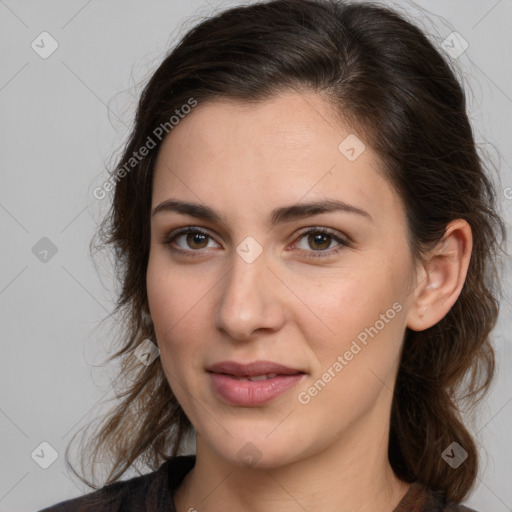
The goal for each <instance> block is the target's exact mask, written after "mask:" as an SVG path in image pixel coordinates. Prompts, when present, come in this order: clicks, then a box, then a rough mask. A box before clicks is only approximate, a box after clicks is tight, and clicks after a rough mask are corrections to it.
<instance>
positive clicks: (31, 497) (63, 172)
mask: <svg viewBox="0 0 512 512" xmlns="http://www.w3.org/2000/svg"><path fill="white" fill-rule="evenodd" d="M237 3H240V2H235V1H233V2H222V3H221V2H217V1H215V0H204V1H198V0H195V1H189V2H187V3H186V4H185V2H177V1H169V0H167V1H155V0H153V1H151V2H143V1H141V0H138V1H133V0H132V1H127V0H122V1H121V0H115V1H114V0H108V1H105V0H104V1H99V0H89V1H84V0H80V1H78V0H73V1H69V0H68V1H56V0H50V1H45V2H37V1H35V0H34V1H27V0H17V1H16V0H6V1H1V0H0V48H1V50H0V51H1V59H2V65H1V68H0V109H1V117H0V130H1V136H0V155H1V156H0V158H1V160H0V162H1V173H2V174H1V178H2V187H1V189H0V225H1V229H2V240H3V249H4V250H3V251H2V265H1V275H0V314H1V326H2V338H1V344H2V347H1V350H2V357H1V360H0V378H1V382H0V429H1V435H0V449H1V457H0V460H1V462H0V464H1V477H0V510H1V511H29V510H37V509H39V508H42V507H43V506H48V505H50V504H53V503H55V502H57V501H60V500H63V499H66V498H71V497H74V496H78V495H80V494H81V493H82V492H84V491H86V490H88V489H87V488H86V487H85V486H83V484H81V483H80V481H78V480H77V479H76V478H74V477H73V476H71V475H70V474H69V473H68V471H67V469H66V467H65V464H64V458H63V454H64V450H65V447H66V445H67V443H68V441H69V440H70V438H71V436H72V435H73V433H74V432H76V431H77V429H79V428H80V427H82V426H83V425H85V424H86V423H87V422H88V421H90V420H92V419H93V417H95V416H96V415H97V414H99V413H100V412H101V411H103V410H104V409H101V411H100V409H99V408H98V405H99V404H101V403H103V402H104V400H105V399H106V398H108V397H109V396H111V392H110V388H111V386H110V382H111V380H112V376H113V375H115V366H114V365H110V366H107V367H103V368H102V367H101V364H102V362H103V361H104V359H105V357H106V355H107V353H108V350H109V343H110V340H111V339H112V336H111V333H110V332H109V330H108V327H109V326H111V325H112V324H111V323H110V322H108V321H107V322H105V323H104V324H103V325H102V326H100V325H99V322H100V321H101V320H102V319H103V318H105V317H106V316H108V313H109V312H110V311H111V310H112V305H113V299H114V293H113V284H112V280H111V271H110V269H109V263H108V261H107V260H104V261H103V263H102V262H101V261H100V264H99V266H98V269H96V268H95V266H94V264H93V261H92V259H91V257H90V255H89V241H90V239H91V237H92V235H93V233H94V230H95V228H96V225H97V223H98V221H99V220H100V219H101V218H102V215H103V214H104V213H105V211H106V208H107V207H108V198H107V199H104V200H97V199H95V198H94V196H93V195H92V191H93V189H94V187H96V186H99V185H101V184H102V183H103V182H104V181H105V179H106V176H107V175H106V172H105V168H106V166H107V165H113V162H114V159H113V155H114V156H116V155H117V153H116V151H117V150H118V149H119V148H120V146H121V144H122V143H123V141H124V138H125V137H126V135H127V133H128V128H129V126H130V123H131V121H132V116H133V113H134V106H135V100H136V98H137V96H138V93H139V92H140V89H141V84H142V83H143V82H144V81H145V80H146V79H147V78H148V77H149V76H150V74H151V71H152V70H154V69H155V67H156V66H157V65H158V63H159V62H160V61H161V59H162V58H163V55H164V53H165V52H166V51H167V49H168V48H169V46H170V45H171V44H172V43H173V42H175V41H176V40H177V38H179V37H180V36H181V35H183V34H184V32H185V31H186V30H187V29H188V28H190V27H191V26H192V25H193V24H194V23H195V22H196V21H199V19H201V18H202V17H203V16H208V15H210V14H212V13H214V12H217V11H219V10H221V9H223V8H225V7H228V6H232V5H235V4H237ZM392 5H395V6H396V7H398V8H399V9H402V10H406V11H408V12H409V13H411V15H412V16H413V17H414V18H415V19H416V20H417V23H418V24H419V25H420V26H422V27H423V28H424V29H425V30H427V31H428V32H429V33H431V34H432V39H433V40H434V41H435V42H436V44H438V45H439V46H440V47H441V48H442V46H441V44H442V41H443V40H444V39H445V38H447V37H448V36H449V35H450V33H451V32H452V31H454V30H455V31H457V32H458V33H460V34H461V35H462V36H463V38H464V39H465V40H466V41H467V42H468V44H469V46H468V48H467V50H466V51H465V52H464V53H463V54H462V55H460V57H458V58H457V59H453V58H452V61H453V62H454V64H455V65H456V66H457V67H458V69H460V71H461V73H463V74H464V77H465V78H464V80H465V84H466V87H467V91H468V101H469V108H470V116H471V119H472V122H473V125H474V128H475V133H476V138H477V141H478V143H479V144H480V146H481V148H482V150H484V151H486V152H487V153H488V154H489V156H490V157H491V158H492V159H493V160H494V161H495V162H496V163H497V164H498V165H499V166H500V172H501V184H498V193H499V196H500V199H501V202H502V205H503V209H504V214H505V216H506V219H507V224H508V226H510V221H511V219H512V188H507V187H512V170H511V167H510V162H512V154H511V151H512V149H511V145H510V140H511V134H512V129H511V124H510V121H511V119H512V116H511V114H512V76H511V75H512V74H511V66H510V62H511V61H510V50H511V48H512V32H511V31H510V26H511V22H512V1H511V0H499V1H495V0H487V1H481V0H479V1H476V0H472V1H468V0H450V1H446V0H428V1H421V2H417V3H416V4H414V3H411V2H396V3H393V4H392ZM43 31H46V32H49V33H50V34H51V36H52V37H53V38H54V39H55V40H56V41H57V43H58V45H59V46H58V49H57V50H56V51H55V52H54V53H53V54H52V55H51V56H49V57H48V58H46V59H43V58H41V57H40V56H39V54H38V53H36V51H34V50H33V49H32V47H31V43H32V41H34V40H36V43H37V41H40V38H38V36H39V34H41V32H43ZM40 44H41V43H40ZM45 48H46V49H48V48H49V40H46V43H45ZM41 51H42V50H41ZM507 190H508V192H507ZM43 237H47V238H48V239H49V240H51V243H52V244H53V245H54V246H55V248H56V249H57V252H56V253H55V254H54V255H52V252H51V251H50V252H49V253H48V254H45V253H44V252H43V253H40V254H39V255H38V254H37V253H38V251H42V250H44V248H45V247H46V246H45V244H47V245H48V241H43V242H40V239H41V238H43ZM38 243H39V244H43V245H42V246H40V245H36V244H38ZM34 246H36V249H34V250H33V247H34ZM41 247H42V248H41ZM46 248H47V247H46ZM508 250H509V251H510V242H509V248H508ZM34 252H35V253H36V254H34ZM40 258H43V259H44V258H46V261H41V259H40ZM97 270H99V271H100V275H98V272H97ZM510 276H511V273H510V269H509V272H508V274H507V282H506V285H505V286H506V287H507V290H510V288H511V286H510V282H511V279H510ZM511 319H512V315H511V307H510V294H509V292H508V291H507V296H506V297H505V299H504V301H503V304H502V312H501V316H500V321H499V324H498V326H497V328H496V329H495V331H494V335H495V338H496V350H497V360H498V365H499V374H498V378H497V380H496V383H495V385H494V387H493V390H492V393H491V394H490V395H489V397H488V399H487V400H486V401H485V404H484V406H483V407H482V408H481V412H480V414H479V415H478V417H477V423H476V425H475V427H474V432H475V433H476V434H477V438H478V440H479V442H481V443H482V445H483V447H485V448H482V450H481V453H482V457H483V461H482V471H481V473H480V475H479V479H478V484H477V487H476V489H475V492H474V493H473V494H472V495H471V497H470V498H469V500H468V501H467V503H468V504H469V505H470V506H472V507H473V508H476V509H477V510H479V511H480V512H490V511H493V512H505V511H510V510H512V486H511V485H510V484H511V482H512V463H511V459H512V441H511V439H510V433H511V431H512V429H511V425H512V403H511V402H512V385H511V384H512V377H511V374H512V371H511V370H512V350H511V343H510V334H509V333H510V332H511V327H512V326H511ZM42 442H47V443H49V444H50V445H51V446H52V447H53V449H54V450H56V452H57V453H58V457H57V459H56V460H55V462H54V463H53V464H51V466H49V467H48V469H43V468H42V467H40V465H39V464H37V463H36V462H35V460H34V459H36V460H38V461H39V462H40V463H44V460H43V459H44V457H47V462H48V461H49V459H48V457H49V456H50V454H51V450H49V449H47V448H45V446H44V445H43V447H42V449H43V452H41V447H40V443H42ZM34 450H35V452H34ZM45 450H46V451H45ZM32 453H35V454H36V455H34V458H32V456H31V454H32ZM38 453H39V455H40V457H39V459H38V458H37V454H38ZM41 454H44V456H43V455H41Z"/></svg>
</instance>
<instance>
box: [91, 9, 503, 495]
mask: <svg viewBox="0 0 512 512" xmlns="http://www.w3.org/2000/svg"><path fill="white" fill-rule="evenodd" d="M287 89H288V90H289V89H292V90H296V91H306V90H307V91H313V92H316V93H319V94H322V95H323V97H325V98H326V99H327V101H329V102H330V104H331V105H332V106H333V108H334V111H335V112H336V113H338V114H339V118H340V120H343V121H344V122H345V123H347V124H348V125H349V126H350V127H351V128H352V129H353V130H354V131H355V132H356V133H358V134H360V135H361V138H362V139H363V140H364V141H365V143H367V144H369V145H370V146H371V147H373V149H374V150H376V151H377V153H378V154H379V156H380V158H381V161H382V163H383V168H384V169H383V172H384V173H385V176H386V178H387V179H388V181H389V183H390V184H391V185H392V186H393V187H394V188H395V190H396V191H397V193H398V194H399V196H400V197H401V199H402V201H403V204H404V206H405V209H406V213H407V222H408V236H409V242H410V248H411V252H412V254H413V255H414V257H415V258H417V259H418V260H421V258H422V254H423V251H424V250H426V249H428V248H429V247H431V246H432V245H433V244H435V243H436V242H437V241H439V240H440V238H441V237H442V235H443V234H444V231H445V228H446V226H447V224H448V223H449V222H450V221H452V220H454V219H457V218H462V219H465V220H466V221H467V222H468V223H469V224H470V226H471V229H472V234H473V252H472V256H471V260H470V264H469V269H468V273H467V277H466V281H465V284H464V287H463V289H462V291H461V293H460V296H459V298H458V300H457V302H456V303H455V305H454V306H453V307H452V309H451V310H450V311H449V312H448V314H447V315H446V316H445V317H444V318H443V319H442V320H441V321H440V322H438V323H437V324H436V325H434V326H432V327H431V328H429V329H426V330H424V331H422V332H414V331H411V330H409V329H407V331H406V336H405V340H404V346H403V350H402V356H401V362H400V367H399V372H398V376H397V381H396V388H395V391H394V397H393V403H392V410H391V425H390V439H389V460H390V463H391V465H392V467H393V470H394V471H395V473H396V474H397V476H399V477H400V478H402V479H404V480H406V481H410V482H412V481H414V480H419V481H420V482H422V483H423V484H424V485H426V486H429V487H430V488H432V489H435V490H439V491H441V492H444V493H446V497H447V499H449V500H452V501H457V502H459V501H461V500H462V499H463V498H464V497H465V496H466V494H467V493H468V492H469V490H470V489H471V488H472V486H473V484H474V482H475V478H476V474H477V469H478V451H477V447H476V444H475V441H474V440H473V438H472V436H471V435H470V433H469V432H468V430H467V429H466V427H465V426H464V424H463V421H462V418H461V413H460V406H461V404H462V403H465V404H469V405H470V406H471V405H475V404H476V403H477V402H478V401H479V400H480V399H481V397H482V396H483V394H484V393H485V392H486V391H487V390H488V388H489V385H490V383H491V379H492V377H493V374H494V353H493V348H492V345H491V343H490V339H489V334H490V332H491V330H492V328H493V327H494V325H495V323H496V320H497V316H498V307H499V302H498V301H499V298H501V290H500V288H499V279H498V278H499V275H498V274H499V265H498V252H499V251H498V249H500V243H499V242H500V238H505V227H504V224H503V221H502V219H501V218H500V216H499V215H498V213H497V211H496V198H495V192H494V189H493V185H492V182H491V180H490V178H489V177H488V176H486V172H485V169H484V166H483V162H482V161H481V158H480V157H479V155H478V154H477V151H476V146H475V142H474V139H473V134H472V130H471V126H470V123H469V120H468V116H467V113H466V104H465V96H464V90H463V89H462V87H461V85H460V83H459V82H458V80H457V79H456V77H455V75H454V73H453V71H452V70H451V67H450V65H448V64H447V62H446V61H445V59H444V58H443V57H442V56H441V55H440V54H439V52H438V51H437V50H436V49H435V48H434V46H433V45H432V44H431V43H430V42H429V40H428V39H427V38H426V37H425V35H424V34H423V33H422V32H421V31H420V30H419V29H418V28H416V27H415V26H414V25H413V24H411V23H409V22H408V21H406V20H405V19H404V18H403V17H401V16H400V15H398V14H397V13H396V12H394V11H392V10H389V9H387V8H383V7H380V6H377V5H374V4H371V3H357V4H350V3H346V2H337V1H334V0H274V1H269V2H264V3H256V4H252V5H249V6H240V7H235V8H231V9H229V10H226V11H224V12H222V13H220V14H219V15H216V16H214V17H212V18H209V19H206V20H204V21H202V22H201V23H199V24H198V25H196V26H195V27H194V28H193V29H191V30H190V31H189V32H188V33H187V34H186V35H185V36H184V37H183V38H182V40H181V41H180V42H179V44H178V45H177V46H176V47H175V48H174V49H173V50H172V51H171V52H170V53H169V54H168V56H167V57H166V58H165V60H164V61H163V62H162V64H161V65H160V66H159V67H158V69H157V70H156V72H155V73H154V74H153V75H152V77H151V78H150V80H149V82H148V84H147V85H146V87H145V89H144V91H143V93H142V95H141V98H140V102H139V105H138V109H137V113H136V119H135V126H134V128H133V131H132V133H131V136H130V138H129V140H128V142H127V145H126V147H125V150H124V154H123V155H122V157H121V159H120V161H119V162H118V165H117V166H116V170H115V171H111V172H112V182H115V192H114V197H113V202H112V207H111V210H110V212H109V214H108V216H107V217H106V218H105V219H104V221H103V223H102V225H101V228H100V230H99V231H98V234H99V236H100V238H101V240H102V244H99V245H98V246H97V247H100V248H102V247H106V246H110V247H112V248H113V249H114V255H115V259H116V271H117V275H118V279H119V282H120V283H121V291H120V294H119V297H118V301H117V304H116V308H115V311H114V313H115V314H116V315H118V318H119V319H120V321H121V322H122V323H123V325H124V332H123V335H122V337H121V340H122V346H121V347H120V349H119V350H118V351H117V352H116V353H115V354H113V355H112V357H111V358H110V359H109V360H112V359H114V358H118V357H120V358H121V373H120V375H121V376H122V377H124V378H126V382H127V384H126V386H125V388H124V390H123V392H122V393H120V395H119V403H118V405H116V406H115V407H114V408H113V409H112V410H111V411H110V412H109V414H108V415H107V417H106V418H105V421H104V424H103V425H102V426H101V429H99V430H98V431H97V432H96V434H95V436H94V439H93V445H92V448H93V449H92V451H90V452H89V455H90V457H92V459H91V460H92V462H93V464H92V465H91V467H92V466H93V465H94V463H95V462H96V461H97V460H99V458H100V457H99V455H100V453H102V454H103V455H104V456H106V457H107V460H109V464H110V469H111V470H110V473H109V475H108V478H107V481H106V482H105V483H109V482H114V481H116V480H118V479H119V478H120V477H121V475H123V474H124V472H125V471H126V470H127V469H128V468H130V467H132V466H133V467H135V464H136V463H139V462H143V463H145V464H146V465H148V466H149V467H150V468H152V469H156V468H157V467H158V466H159V465H160V464H161V463H162V462H163V461H164V460H165V459H166V458H168V457H169V456H170V455H175V454H177V453H178V450H179V449H180V447H181V445H182V443H183V439H184V435H185V433H187V432H189V431H190V430H191V427H192V426H191V424H190V422H189V420H188V418H187V417H186V415H185V414H184V412H183V410H182V409H181V407H180V405H179V404H178V402H177V400H176V398H175V397H174V395H173V393H172V391H171V389H170V387H169V384H168V382H167V380H166V378H165V376H164V373H163V370H162V366H161V363H160V359H157V360H156V361H155V362H154V363H153V364H151V365H149V366H145V365H142V364H140V362H139V361H138V360H137V359H136V358H135V357H133V354H132V352H133V350H134V349H135V348H136V347H137V346H138V345H139V344H140V343H142V342H143V341H144V340H146V339H147V338H150V339H152V340H156V337H155V333H154V330H153V326H152V323H151V318H150V316H149V309H148V301H147V293H146V270H147V265H148V255H149V245H150V222H149V220H150V208H151V197H152V180H153V171H154V164H155V160H156V157H157V154H158V149H159V147H160V143H161V140H159V139H158V137H156V136H155V133H159V132H155V130H156V128H157V127H159V126H160V127H161V126H166V128H167V129H166V131H169V132H170V127H169V119H170V118H171V116H172V115H173V114H174V113H175V112H176V110H178V111H180V112H181V110H180V109H182V107H183V106H184V105H186V104H187V103H188V104H190V100H191V98H193V99H194V101H197V102H198V103H202V102H205V101H208V100H213V99H215V98H219V97H226V98H232V99H237V100H240V101H242V102H259V101H262V100H264V99H265V98H269V97H271V96H272V95H275V94H276V93H277V92H279V91H283V90H287ZM165 123H167V125H166V124H165ZM171 128H172V127H171ZM148 137H149V138H151V139H152V140H153V142H156V147H155V148H153V149H152V150H150V151H149V153H148V154H147V155H146V156H145V157H144V158H141V159H140V161H139V160H138V159H137V162H135V161H133V158H134V154H135V153H137V152H138V151H139V149H140V148H141V147H143V146H145V145H147V144H148V140H149V139H148ZM162 139H163V137H162ZM130 159H132V160H130ZM127 166H128V167H127ZM130 166H131V167H130ZM121 168H124V169H125V170H127V169H131V170H129V172H128V171H127V172H125V173H122V174H123V175H122V176H120V174H119V169H121ZM454 441H455V442H458V443H459V444H460V445H461V446H462V447H463V448H464V450H466V452H467V453H468V458H467V460H466V461H465V462H464V463H463V464H461V465H460V466H459V467H458V468H457V469H453V468H452V467H451V466H450V465H448V464H447V463H446V462H445V461H444V460H443V458H442V457H441V454H442V452H443V450H444V449H445V448H447V447H448V446H449V445H450V444H451V443H452V442H454ZM82 480H83V481H86V480H85V479H84V478H82ZM87 483H88V484H89V486H90V487H94V488H96V486H95V485H94V484H91V483H90V482H87Z"/></svg>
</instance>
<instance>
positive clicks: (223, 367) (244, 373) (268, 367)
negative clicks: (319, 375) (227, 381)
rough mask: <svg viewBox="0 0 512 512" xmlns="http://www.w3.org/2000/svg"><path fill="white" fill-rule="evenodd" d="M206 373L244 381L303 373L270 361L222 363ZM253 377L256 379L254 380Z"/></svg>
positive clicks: (213, 366) (210, 368) (208, 369)
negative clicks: (224, 375) (221, 374)
mask: <svg viewBox="0 0 512 512" xmlns="http://www.w3.org/2000/svg"><path fill="white" fill-rule="evenodd" d="M207 371H209V372H212V373H224V374H226V375H233V376H235V377H238V378H239V379H246V380H264V377H263V376H266V378H272V377H275V376H277V375H296V374H299V373H305V372H304V371H303V370H299V369H297V368H290V367H288V366H284V365H282V364H278V363H273V362H272V361H255V362H253V363H245V364H244V363H238V362H236V361H222V362H220V363H215V364H213V365H212V366H210V367H208V368H207ZM254 377H256V379H255V378H254ZM259 377H261V378H259Z"/></svg>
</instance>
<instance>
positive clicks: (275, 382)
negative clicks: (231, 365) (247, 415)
mask: <svg viewBox="0 0 512 512" xmlns="http://www.w3.org/2000/svg"><path fill="white" fill-rule="evenodd" d="M210 376H211V378H212V383H213V389H214V390H215V391H216V393H217V394H218V395H219V396H220V397H221V398H223V399H224V400H225V401H226V402H229V403H230V404H233V405H244V406H246V407H255V406H258V405H262V404H264V403H267V402H270V401H271V400H273V399H274V398H276V397H277V396H279V395H280V394H281V393H284V392H285V391H287V390H288V389H290V388H292V387H293V386H295V385H296V384H297V383H298V382H299V380H301V379H302V377H304V374H303V373H299V374H295V375H276V376H275V377H274V378H272V379H267V380H259V381H254V382H252V381H240V380H238V379H237V378H236V377H235V376H233V375H226V374H225V373H210Z"/></svg>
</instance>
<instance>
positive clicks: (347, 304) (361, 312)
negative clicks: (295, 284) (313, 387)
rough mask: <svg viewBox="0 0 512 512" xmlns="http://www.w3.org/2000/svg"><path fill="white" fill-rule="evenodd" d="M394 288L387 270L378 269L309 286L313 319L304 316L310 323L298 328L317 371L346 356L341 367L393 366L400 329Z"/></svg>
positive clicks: (397, 294) (397, 292)
mask: <svg viewBox="0 0 512 512" xmlns="http://www.w3.org/2000/svg"><path fill="white" fill-rule="evenodd" d="M400 280H401V279H400ZM397 283H398V281H397V280H396V277H394V275H393V271H392V269H390V268H385V267H383V266H381V267H380V268H379V270H378V272H371V271H369V270H367V269H361V270H360V271H357V270H351V272H350V275H348V274H347V275H346V276H342V277H340V276H339V274H338V276H336V278H335V277H334V276H331V278H327V279H325V280H324V281H323V282H322V284H317V285H316V286H310V287H309V291H308V293H307V304H308V306H309V307H310V309H311V310H312V311H313V312H314V313H315V316H313V315H310V314H308V318H309V317H311V321H308V322H307V323H306V322H305V321H304V317H303V318H302V320H300V323H301V325H302V329H303V331H304V332H303V334H304V336H305V338H306V339H308V340H309V342H310V345H311V348H312V350H313V352H314V353H315V356H316V359H317V360H318V365H317V370H318V371H325V369H326V368H329V367H330V366H331V365H332V364H333V363H334V362H335V361H336V359H337V357H338V356H339V355H341V356H343V355H344V354H345V353H346V352H347V351H349V353H348V354H347V359H348V358H350V361H349V364H348V365H347V366H352V367H354V366H359V365H364V366H366V367H374V366H376V365H377V366H378V365H379V364H380V363H382V364H383V365H384V366H389V365H391V364H393V361H394V357H395V355H396V353H397V351H398V349H399V347H400V345H401V338H402V329H403V325H404V322H403V313H401V312H402V311H403V310H404V307H403V305H402V304H401V294H400V286H399V285H398V286H397ZM315 317H316V318H315ZM298 321H299V320H298ZM358 345H359V348H358ZM356 361H357V362H356ZM345 373H351V372H345Z"/></svg>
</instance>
